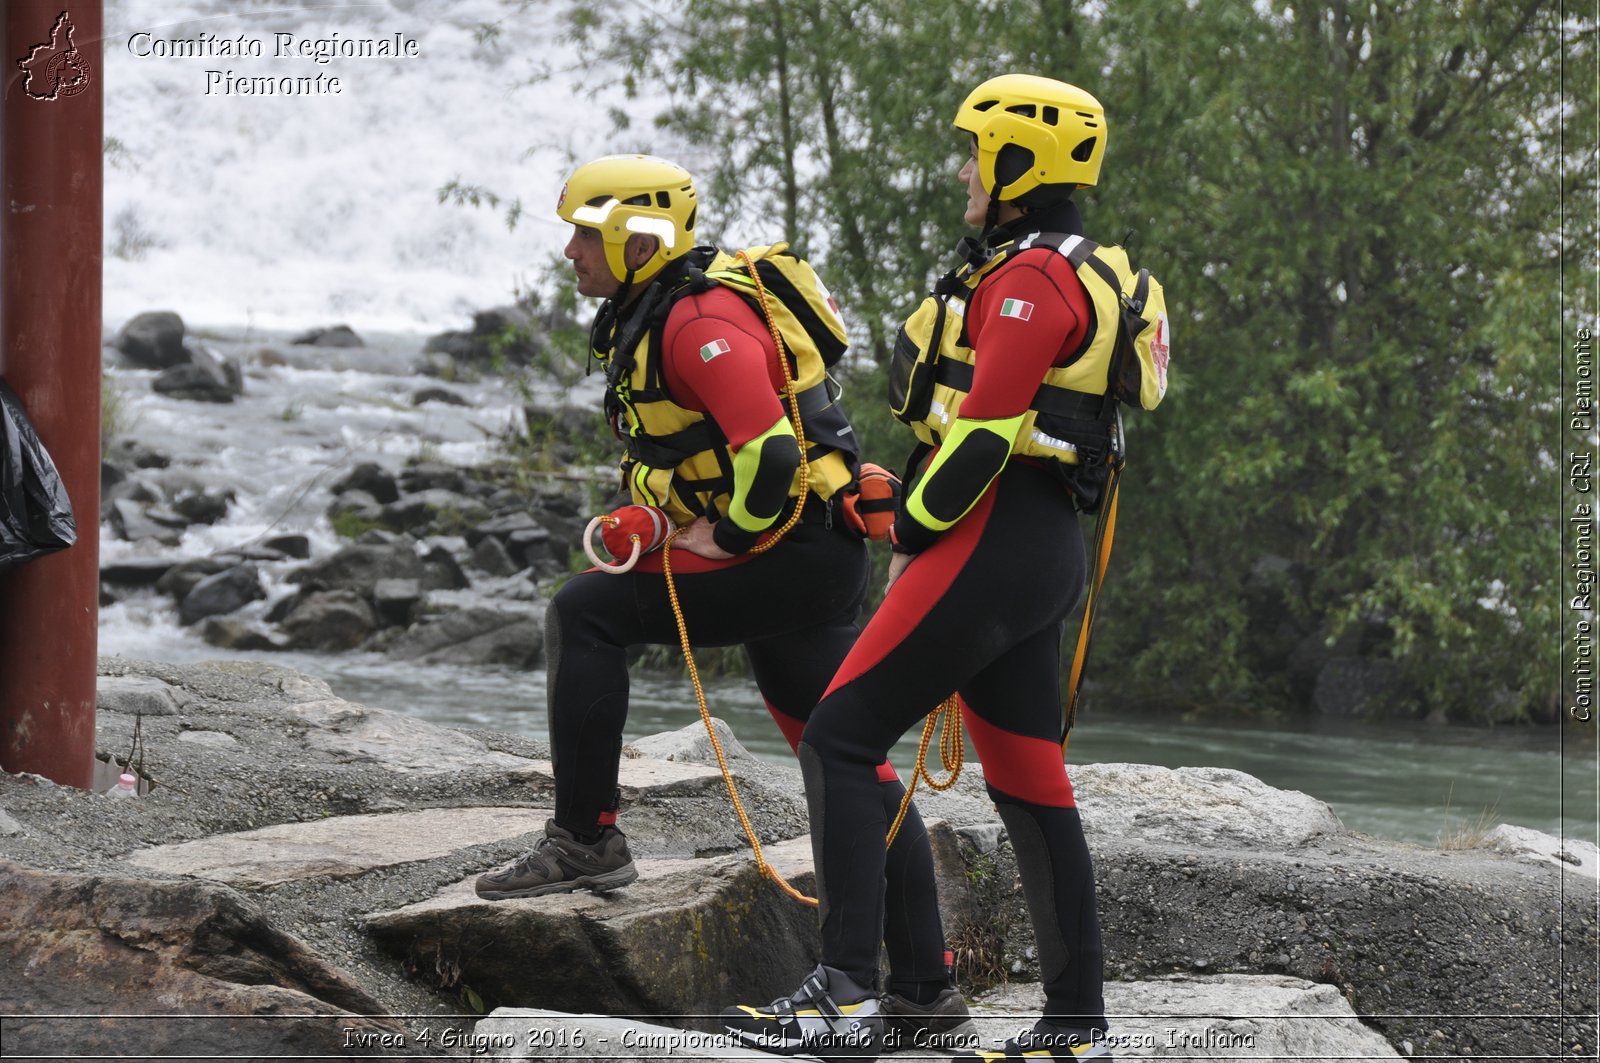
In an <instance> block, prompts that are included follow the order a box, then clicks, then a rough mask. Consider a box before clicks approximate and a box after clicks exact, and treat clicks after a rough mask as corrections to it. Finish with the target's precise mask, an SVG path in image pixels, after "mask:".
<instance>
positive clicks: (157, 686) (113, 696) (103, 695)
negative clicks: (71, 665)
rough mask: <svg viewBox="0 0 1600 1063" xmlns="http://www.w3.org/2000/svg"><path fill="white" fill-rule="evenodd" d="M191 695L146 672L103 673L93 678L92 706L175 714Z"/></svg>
mask: <svg viewBox="0 0 1600 1063" xmlns="http://www.w3.org/2000/svg"><path fill="white" fill-rule="evenodd" d="M192 700H193V699H192V698H190V697H189V696H188V695H187V694H185V693H184V692H183V690H182V689H181V688H179V687H175V686H173V685H172V684H171V683H168V682H165V681H164V680H160V679H157V678H155V677H154V676H147V675H115V676H112V675H107V676H101V677H100V678H99V679H98V680H96V682H95V708H96V709H98V710H99V711H100V712H115V713H121V714H124V715H128V716H176V715H177V714H178V713H180V712H182V711H183V709H184V707H185V706H186V705H188V704H189V703H190V702H191V701H192Z"/></svg>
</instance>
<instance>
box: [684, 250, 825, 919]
mask: <svg viewBox="0 0 1600 1063" xmlns="http://www.w3.org/2000/svg"><path fill="white" fill-rule="evenodd" d="M739 259H740V261H742V262H743V263H744V264H745V268H746V269H748V270H749V271H750V277H751V279H752V280H754V281H755V286H756V298H757V301H758V302H759V303H760V304H761V314H762V316H763V317H765V318H766V321H767V328H768V330H769V331H770V332H771V333H772V342H773V344H774V345H775V346H776V347H777V351H778V364H779V365H780V366H781V367H782V368H783V391H784V394H785V395H786V396H787V397H788V399H789V420H790V423H792V424H793V425H794V435H795V440H796V442H797V443H798V444H799V447H800V493H799V494H798V495H797V496H796V497H795V501H794V509H793V511H792V512H790V514H789V519H788V520H787V521H785V522H784V524H783V526H782V527H780V528H779V529H778V530H777V531H775V532H773V533H772V535H771V536H770V537H769V538H768V539H767V540H766V541H765V542H763V543H759V544H758V545H756V546H754V547H752V548H751V550H750V552H751V553H752V554H759V553H764V552H765V551H767V550H770V549H772V548H773V547H774V546H776V545H778V543H779V542H780V541H781V540H782V539H783V537H784V536H785V535H787V534H789V529H791V528H793V527H794V526H795V525H796V524H797V523H799V521H800V513H801V510H802V509H803V508H804V507H805V504H806V496H807V495H808V494H809V493H810V490H811V464H810V462H809V461H808V460H807V458H806V433H805V427H804V425H803V424H802V423H801V421H800V403H799V402H798V401H797V400H796V398H795V393H794V374H793V373H791V372H790V371H789V355H788V350H787V348H786V347H785V346H784V343H783V334H782V333H781V332H779V330H778V325H777V322H776V321H774V320H773V317H772V307H771V306H770V305H769V304H768V302H767V290H766V288H765V286H763V285H762V283H761V277H760V275H759V274H758V273H757V272H756V267H755V263H754V262H753V261H751V259H750V256H749V254H748V253H746V252H744V251H740V252H739ZM682 531H683V529H682V528H678V529H676V530H675V531H673V533H672V534H671V535H669V536H667V541H666V543H665V545H664V546H663V547H662V550H661V572H662V574H663V575H664V576H665V577H666V580H667V597H668V598H669V599H671V601H672V615H673V617H674V618H675V619H676V620H677V622H678V641H679V642H680V643H681V644H682V646H683V659H684V661H685V662H686V663H687V664H688V666H689V680H690V682H692V683H693V684H694V698H695V702H696V704H697V705H698V706H699V707H700V722H701V723H703V724H705V728H706V736H707V737H708V738H710V739H711V750H712V752H714V753H715V754H716V755H717V767H718V768H720V769H721V770H722V784H723V786H725V787H726V788H727V791H728V798H729V799H730V800H731V801H732V802H733V810H734V811H735V812H737V813H738V814H739V823H740V824H741V825H742V826H743V827H744V836H745V837H746V838H747V839H748V840H749V842H750V850H751V852H753V853H754V854H755V858H756V869H757V870H758V871H759V872H760V873H761V874H762V876H763V877H765V878H770V879H771V880H772V881H773V882H776V883H777V884H778V887H779V888H780V889H782V890H783V892H785V893H787V894H788V895H789V896H791V897H793V898H794V899H795V900H797V901H799V902H800V903H801V904H809V905H811V906H812V907H816V904H817V899H816V898H815V897H807V896H806V895H805V894H804V893H801V892H800V891H799V890H798V889H796V888H795V887H794V886H792V885H791V884H790V883H789V881H788V880H787V879H785V878H784V877H783V876H782V875H781V874H779V873H778V870H777V869H776V868H774V867H773V866H772V865H771V864H769V863H767V858H766V856H765V854H763V853H762V851H761V840H760V839H759V838H757V837H756V829H755V827H754V825H752V824H751V822H750V816H749V814H748V813H746V812H745V810H744V802H743V801H742V800H740V798H739V788H738V787H737V786H735V785H734V782H733V773H732V772H730V771H729V770H728V758H727V756H726V755H725V754H724V753H723V752H722V742H721V741H720V740H719V739H718V738H717V730H716V728H715V727H714V726H713V725H712V723H711V710H710V709H709V708H707V707H706V692H705V688H704V687H702V686H701V684H700V669H699V668H697V667H696V666H695V663H694V649H693V647H692V646H690V644H689V625H688V623H687V622H686V621H685V620H684V617H683V607H682V606H681V605H679V604H678V588H677V585H676V583H675V582H674V580H673V578H672V540H674V539H676V538H677V537H678V535H679V533H680V532H682Z"/></svg>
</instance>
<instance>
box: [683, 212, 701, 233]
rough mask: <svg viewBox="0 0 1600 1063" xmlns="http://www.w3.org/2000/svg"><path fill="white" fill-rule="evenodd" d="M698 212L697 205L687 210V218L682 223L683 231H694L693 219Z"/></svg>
mask: <svg viewBox="0 0 1600 1063" xmlns="http://www.w3.org/2000/svg"><path fill="white" fill-rule="evenodd" d="M699 213H700V208H699V207H695V208H694V209H693V210H691V211H690V212H689V220H688V221H686V222H684V223H683V231H684V232H686V233H692V232H694V219H695V218H696V216H698V215H699Z"/></svg>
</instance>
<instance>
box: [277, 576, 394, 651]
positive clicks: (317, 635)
mask: <svg viewBox="0 0 1600 1063" xmlns="http://www.w3.org/2000/svg"><path fill="white" fill-rule="evenodd" d="M279 626H281V627H282V628H283V631H284V634H286V635H287V636H288V640H289V641H288V645H289V648H290V649H296V650H318V651H323V652H330V653H336V652H339V651H341V650H353V649H355V648H356V647H357V646H359V645H361V644H362V643H363V642H365V641H366V640H367V639H368V638H369V637H370V636H371V635H372V633H373V632H374V631H375V630H377V627H378V615H377V613H376V612H374V611H373V608H372V605H371V603H369V602H368V601H367V599H365V598H363V597H362V596H361V595H359V594H356V593H355V592H353V591H313V592H312V593H311V594H308V595H306V596H305V597H304V598H303V599H301V600H300V601H299V602H298V603H297V604H296V605H295V606H294V608H293V609H291V610H290V611H289V615H287V616H285V617H284V618H283V622H282V623H281V624H280V625H279Z"/></svg>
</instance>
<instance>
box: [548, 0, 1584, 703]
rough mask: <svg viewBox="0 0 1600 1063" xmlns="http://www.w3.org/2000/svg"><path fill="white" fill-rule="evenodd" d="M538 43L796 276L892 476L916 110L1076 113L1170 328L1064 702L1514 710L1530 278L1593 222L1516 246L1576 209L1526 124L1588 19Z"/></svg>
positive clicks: (1525, 657) (1033, 15)
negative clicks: (1323, 691)
mask: <svg viewBox="0 0 1600 1063" xmlns="http://www.w3.org/2000/svg"><path fill="white" fill-rule="evenodd" d="M1175 16H1177V17H1175ZM571 32H572V35H573V37H574V38H575V39H576V40H577V41H578V42H580V43H581V44H582V45H583V46H584V47H585V48H586V49H588V50H589V51H590V52H591V53H592V54H594V55H595V56H596V57H603V58H607V59H610V60H612V61H613V62H614V63H620V64H622V68H623V69H624V70H625V71H626V76H625V87H626V88H627V89H628V91H629V92H630V93H631V94H632V95H633V96H635V97H638V98H649V99H652V100H660V99H665V100H667V101H668V103H669V106H668V107H667V108H666V110H665V113H664V114H663V116H662V118H661V119H660V121H659V123H658V127H657V128H656V129H655V130H646V129H640V128H638V126H637V124H636V123H631V124H630V123H624V122H619V123H618V124H619V129H620V130H623V131H625V132H626V136H619V138H618V142H617V143H616V145H615V147H616V150H634V149H642V150H650V149H651V148H652V147H654V145H652V144H650V143H649V142H648V140H649V138H651V137H658V138H661V139H664V140H666V141H667V142H669V143H671V144H676V145H682V144H685V143H686V144H688V145H690V146H691V149H690V155H689V156H688V157H685V158H684V161H686V162H688V163H689V164H690V165H691V168H692V169H694V170H695V172H696V173H697V174H698V175H700V177H701V183H702V203H703V208H702V214H703V216H704V218H705V224H704V225H703V230H704V235H705V236H707V237H708V238H716V237H719V236H722V235H727V236H730V237H732V238H734V240H735V241H736V242H741V243H755V242H766V241H769V240H771V239H775V238H781V237H786V238H788V239H789V240H790V241H791V242H793V243H794V244H795V245H796V246H797V247H798V248H799V249H800V250H801V251H802V252H804V253H806V254H808V255H809V256H810V257H812V258H813V260H814V261H816V262H817V264H818V265H819V267H820V268H821V270H822V272H823V274H824V276H826V277H827V278H828V280H829V282H830V283H831V284H832V285H833V286H834V288H835V291H836V293H837V294H838V295H839V296H840V299H841V303H843V304H844V306H845V307H846V311H847V316H849V317H850V319H851V322H852V325H853V328H854V331H855V332H856V335H857V339H858V343H857V348H858V352H861V353H858V354H857V355H856V356H855V357H854V359H853V362H852V368H851V369H850V371H849V372H848V373H847V374H846V385H847V396H846V402H847V405H848V407H849V409H850V412H851V416H852V420H853V421H854V422H855V424H856V427H857V430H858V432H859V433H860V434H861V436H862V439H863V441H864V442H865V443H866V453H867V454H868V456H870V457H872V458H874V459H875V460H878V461H880V463H884V464H891V465H896V466H898V465H899V464H900V463H901V461H902V460H903V459H902V458H901V457H900V455H901V454H903V453H904V452H905V451H906V450H907V449H909V444H910V437H909V434H908V433H905V432H904V431H903V430H902V429H899V428H898V426H895V425H894V424H893V423H892V422H890V421H889V420H888V418H887V417H886V415H885V414H884V413H883V411H882V409H881V403H880V402H879V401H878V396H879V395H881V394H882V381H881V369H880V367H881V365H882V363H883V362H884V361H885V359H886V356H887V353H888V350H889V346H890V343H891V342H892V337H893V335H894V329H895V328H896V326H897V325H898V323H899V321H900V320H901V319H902V318H903V317H904V315H905V313H906V312H907V311H908V310H909V309H910V308H911V307H912V306H914V305H915V303H916V301H917V299H918V298H920V296H921V294H922V293H923V291H925V289H926V286H927V284H928V282H929V281H930V279H931V278H932V277H934V276H935V275H936V274H937V273H938V272H939V271H941V270H942V269H943V268H944V267H946V266H947V265H948V264H949V263H948V258H949V255H948V248H949V247H950V246H951V245H952V244H953V242H954V240H955V238H956V237H957V236H959V235H961V233H962V227H961V224H960V213H961V211H960V205H961V202H962V199H961V192H960V188H959V186H958V185H957V183H956V181H955V174H956V171H957V169H958V168H959V165H960V162H961V159H962V157H963V155H964V152H965V145H964V144H963V143H962V142H961V138H960V137H959V135H958V134H956V133H955V131H954V130H953V129H951V127H950V124H949V123H950V116H951V115H953V113H954V111H955V108H956V105H957V103H958V102H959V100H960V99H961V97H962V95H963V94H964V93H965V92H966V91H967V90H968V89H969V88H970V87H971V86H972V85H973V84H975V83H976V82H977V81H979V80H981V79H982V78H984V77H987V76H990V75H992V74H995V73H1000V72H1003V71H1006V70H1012V69H1016V70H1032V71H1037V72H1041V73H1046V74H1051V75H1053V76H1058V77H1062V78H1064V79H1066V80H1069V81H1073V82H1075V83H1077V84H1080V85H1083V86H1084V87H1085V88H1088V89H1089V90H1091V91H1093V92H1094V93H1095V94H1096V95H1097V96H1099V97H1100V99H1101V100H1102V102H1103V103H1104V104H1105V106H1106V110H1107V114H1108V117H1109V120H1110V140H1109V146H1108V153H1107V159H1106V166H1105V172H1104V176H1103V179H1102V184H1101V185H1100V186H1099V187H1097V188H1094V189H1090V190H1086V191H1085V192H1084V193H1083V194H1082V195H1081V196H1080V199H1081V201H1082V204H1083V208H1084V215H1085V218H1086V222H1087V225H1088V229H1089V233H1090V235H1092V236H1095V237H1096V238H1099V239H1102V240H1104V241H1107V242H1124V241H1125V240H1126V242H1128V243H1129V245H1130V249H1131V251H1132V254H1133V257H1134V259H1135V261H1137V262H1140V263H1141V264H1143V265H1147V266H1149V267H1150V268H1151V269H1152V270H1153V271H1154V272H1156V273H1157V275H1158V276H1160V277H1161V278H1162V279H1163V281H1164V283H1165V285H1166V289H1167V298H1168V303H1169V307H1170V308H1171V311H1172V313H1173V326H1174V328H1173V331H1174V332H1175V334H1176V336H1177V345H1176V347H1175V349H1174V353H1175V358H1174V363H1173V383H1172V388H1171V391H1170V393H1169V396H1168V399H1167V401H1166V403H1165V404H1164V405H1163V407H1162V408H1161V409H1160V410H1159V411H1157V412H1155V413H1153V414H1142V413H1132V414H1130V415H1129V425H1128V430H1129V438H1130V449H1131V455H1130V465H1129V471H1128V474H1127V476H1126V478H1125V480H1124V487H1125V490H1124V494H1123V504H1122V510H1121V515H1120V521H1119V527H1118V535H1117V543H1118V549H1117V552H1116V555H1115V557H1114V559H1113V563H1112V566H1113V567H1112V573H1111V577H1110V583H1109V584H1108V590H1107V599H1106V606H1105V612H1104V613H1103V619H1102V622H1101V629H1100V631H1099V633H1098V634H1097V636H1096V649H1095V655H1094V663H1093V665H1092V668H1091V675H1092V677H1093V678H1094V679H1095V680H1097V681H1098V687H1097V694H1096V696H1097V697H1100V698H1105V697H1113V698H1115V699H1116V700H1117V701H1118V702H1126V701H1130V700H1139V701H1141V702H1147V703H1148V702H1156V703H1161V704H1165V705H1169V706H1179V707H1183V708H1186V709H1190V710H1194V711H1201V712H1228V713H1239V712H1246V713H1257V714H1269V713H1277V712H1294V711H1303V710H1305V709H1306V707H1307V706H1308V705H1309V704H1310V702H1311V695H1312V691H1313V687H1314V684H1315V680H1316V676H1317V674H1318V670H1319V668H1321V667H1322V665H1324V664H1325V663H1326V662H1327V661H1328V660H1330V659H1333V658H1337V657H1362V658H1367V659H1378V660H1381V661H1385V662H1388V663H1389V664H1390V665H1391V666H1392V667H1393V669H1394V674H1395V675H1396V676H1397V681H1396V684H1395V686H1396V691H1395V698H1394V700H1393V701H1392V702H1391V705H1392V707H1393V709H1394V711H1402V712H1408V713H1412V714H1415V715H1424V714H1429V713H1444V714H1448V715H1450V716H1453V717H1456V718H1472V719H1504V720H1510V719H1527V718H1539V717H1541V716H1542V715H1543V714H1545V713H1546V712H1547V711H1548V709H1549V705H1550V704H1551V702H1552V699H1553V698H1554V695H1555V693H1556V683H1557V675H1558V671H1557V668H1556V666H1555V665H1556V652H1557V651H1556V647H1557V645H1558V643H1559V638H1558V635H1557V633H1556V618H1557V612H1558V610H1559V608H1560V602H1559V600H1558V599H1559V587H1558V580H1559V575H1560V565H1559V562H1558V559H1557V554H1556V551H1557V546H1556V544H1557V541H1558V532H1559V529H1558V528H1557V527H1556V524H1557V522H1558V519H1559V518H1558V515H1557V514H1556V512H1555V510H1554V507H1553V505H1552V504H1551V501H1550V500H1552V499H1554V498H1556V497H1557V496H1558V492H1559V478H1560V472H1559V468H1558V465H1559V458H1560V454H1559V453H1557V452H1556V449H1555V448H1556V447H1558V446H1559V444H1556V443H1553V442H1552V440H1553V439H1554V438H1555V426H1554V423H1553V422H1554V420H1555V411H1556V409H1557V403H1558V397H1557V394H1556V380H1557V375H1556V373H1555V371H1554V369H1553V367H1552V366H1551V364H1550V358H1551V357H1552V355H1553V353H1554V352H1556V351H1559V350H1561V349H1562V347H1563V341H1562V328H1563V313H1564V309H1565V308H1564V307H1563V306H1562V302H1561V300H1562V278H1563V272H1562V271H1563V269H1564V268H1565V270H1566V271H1567V272H1566V276H1567V277H1568V278H1569V280H1568V283H1569V285H1572V284H1576V285H1577V286H1578V287H1582V286H1583V285H1585V284H1587V285H1588V286H1589V288H1592V287H1593V282H1594V279H1595V278H1594V273H1593V263H1592V260H1590V259H1589V258H1586V257H1584V252H1583V250H1582V249H1585V248H1590V249H1592V248H1593V247H1594V246H1595V243H1596V240H1597V238H1600V233H1597V232H1596V231H1595V230H1596V225H1595V219H1594V216H1593V213H1592V212H1583V211H1577V212H1574V216H1572V217H1564V222H1565V225H1566V231H1565V232H1563V233H1561V234H1560V235H1559V237H1558V236H1557V235H1556V234H1554V233H1553V232H1552V227H1553V221H1554V217H1553V215H1554V212H1555V210H1556V208H1557V205H1558V204H1562V203H1565V202H1569V201H1571V202H1585V201H1588V202H1592V200H1593V197H1594V194H1595V187H1594V174H1593V170H1592V168H1591V167H1589V166H1588V161H1589V160H1588V154H1587V153H1589V152H1592V148H1593V144H1592V139H1587V140H1586V139H1585V138H1584V137H1582V136H1573V137H1571V138H1564V137H1563V136H1562V131H1563V129H1571V130H1589V131H1592V130H1593V128H1594V125H1595V100H1594V99H1593V98H1592V93H1591V94H1585V93H1582V92H1577V93H1574V94H1573V95H1572V96H1571V97H1567V96H1564V95H1563V94H1562V88H1561V86H1562V84H1563V79H1562V76H1561V74H1562V71H1563V69H1564V68H1565V69H1570V70H1572V71H1575V72H1585V71H1588V72H1592V70H1593V68H1594V64H1595V54H1596V53H1595V29H1594V25H1593V23H1592V22H1579V21H1563V19H1562V17H1561V15H1560V13H1559V11H1556V10H1552V9H1551V7H1550V5H1546V4H1540V3H1538V2H1536V0H1514V2H1511V3H1499V4H1492V3H1488V2H1486V0H1449V2H1445V3H1424V2H1422V0H1400V2H1396V3H1385V4H1375V5H1351V4H1349V3H1348V2H1346V0H1331V2H1327V3H1324V4H1313V5H1311V6H1310V7H1306V6H1304V5H1294V6H1290V5H1287V4H1256V5H1249V4H1239V3H1234V2H1232V0H1189V2H1188V3H1186V4H1185V5H1184V6H1183V8H1182V9H1181V10H1177V9H1174V7H1173V5H1171V4H1167V3H1161V2H1159V0H1124V2H1119V3H1116V4H1106V5H1099V4H1096V5H1088V4H1083V5H1076V4H1073V3H1071V2H1070V0H1030V2H1020V0H993V2H989V3H983V4H961V3H927V2H925V0H924V2H918V3H913V2H911V0H851V2H848V3H846V2H843V0H788V2H784V0H756V2H753V3H750V4H745V5H729V4H726V3H723V2H719V0H683V2H682V3H679V4H676V5H672V6H671V7H670V9H669V10H668V11H667V13H666V14H648V13H646V14H640V13H638V12H637V10H630V11H629V12H628V13H627V15H626V16H625V17H623V16H620V15H619V14H618V9H615V8H611V7H606V6H604V5H601V4H598V3H594V2H592V0H582V2H580V3H578V5H577V6H576V8H575V13H574V16H573V20H572V23H571ZM1575 76H1576V75H1575ZM749 219H754V220H753V221H749ZM746 230H748V231H746ZM1125 234H1131V235H1125ZM1590 309H1591V311H1592V310H1593V308H1592V307H1591V308H1590Z"/></svg>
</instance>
